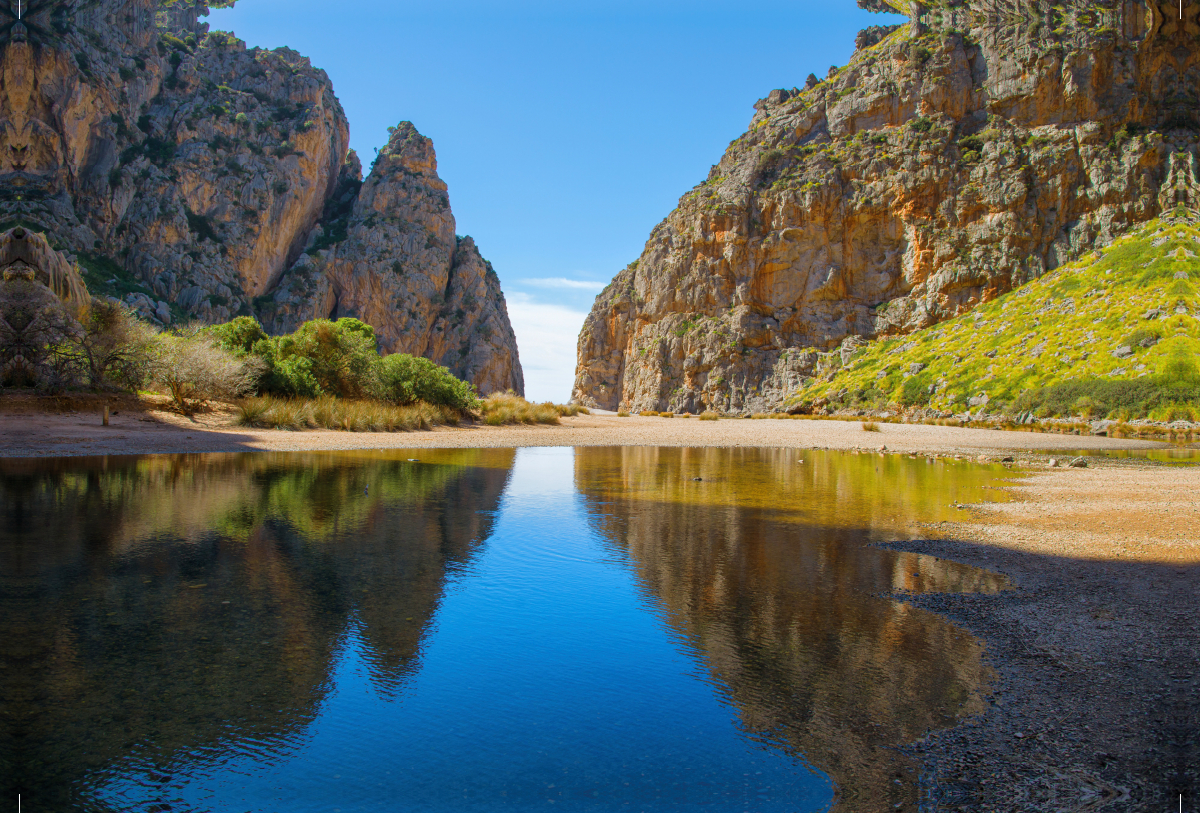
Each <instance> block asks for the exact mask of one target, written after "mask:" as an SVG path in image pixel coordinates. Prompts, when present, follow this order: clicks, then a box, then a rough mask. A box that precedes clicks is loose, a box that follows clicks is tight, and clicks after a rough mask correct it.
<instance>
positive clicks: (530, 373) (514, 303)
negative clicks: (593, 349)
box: [505, 292, 587, 404]
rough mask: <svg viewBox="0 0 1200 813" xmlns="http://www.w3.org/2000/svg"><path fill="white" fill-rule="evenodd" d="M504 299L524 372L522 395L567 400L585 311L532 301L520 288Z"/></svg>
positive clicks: (531, 398)
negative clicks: (576, 346)
mask: <svg viewBox="0 0 1200 813" xmlns="http://www.w3.org/2000/svg"><path fill="white" fill-rule="evenodd" d="M505 299H506V300H507V303H508V318H509V319H510V320H511V321H512V326H513V331H514V332H515V333H516V334H517V352H518V353H519V354H520V356H521V368H522V370H524V372H525V397H526V398H528V399H529V400H530V401H554V402H555V403H559V404H563V403H566V402H567V400H568V399H569V398H570V397H571V386H572V385H573V384H574V383H575V343H576V341H577V340H578V339H579V329H580V328H581V327H583V320H584V319H585V318H586V317H587V314H586V313H584V312H583V311H576V310H571V309H570V308H566V307H563V306H562V305H547V304H545V303H542V302H535V301H533V300H532V299H531V298H530V297H529V295H528V294H523V293H520V292H513V293H509V294H507V295H506V296H505Z"/></svg>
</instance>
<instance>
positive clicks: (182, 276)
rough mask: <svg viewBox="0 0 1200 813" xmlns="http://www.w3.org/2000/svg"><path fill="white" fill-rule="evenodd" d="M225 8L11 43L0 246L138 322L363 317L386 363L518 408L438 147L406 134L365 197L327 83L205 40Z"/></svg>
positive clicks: (55, 12)
mask: <svg viewBox="0 0 1200 813" xmlns="http://www.w3.org/2000/svg"><path fill="white" fill-rule="evenodd" d="M229 4H230V2H229V0H222V1H221V2H214V3H208V4H207V5H206V4H204V3H197V2H193V1H192V0H163V1H162V2H159V3H155V2H152V0H87V1H86V2H85V1H84V0H59V2H47V3H43V4H34V6H33V8H32V9H30V10H28V12H27V13H26V14H25V15H24V17H23V18H22V19H21V20H20V21H16V20H8V21H7V25H5V26H0V130H2V131H3V137H2V139H3V140H2V142H0V226H3V227H7V226H11V225H18V224H19V225H23V226H26V227H30V228H33V229H35V230H38V231H44V232H45V233H46V234H47V235H48V236H49V238H50V240H51V242H52V243H54V244H55V246H56V247H58V248H61V249H64V250H67V251H68V252H71V253H72V254H73V255H76V256H77V257H78V259H79V261H80V263H81V265H82V266H83V267H84V268H85V270H86V271H87V272H88V273H87V282H88V284H89V287H90V288H92V289H93V292H94V293H100V294H110V295H118V296H122V297H124V298H125V299H126V300H127V301H128V302H129V303H130V304H131V305H134V306H135V307H137V309H138V310H139V312H140V313H141V314H142V315H143V316H145V317H146V318H150V319H154V320H156V321H159V322H167V321H170V320H177V319H200V320H202V321H209V322H214V321H224V320H227V319H229V318H231V317H233V316H236V315H252V314H253V315H259V316H261V317H262V318H263V320H264V322H265V324H266V325H267V326H268V327H275V328H277V329H284V328H285V327H288V326H291V325H293V324H294V319H293V318H292V317H295V316H301V315H302V316H304V317H307V318H312V317H316V316H331V315H346V314H350V313H353V314H354V315H357V316H360V317H361V318H364V319H365V320H367V321H370V322H371V323H372V324H373V325H374V326H375V328H376V332H377V335H379V336H380V341H381V349H383V350H405V351H408V352H416V353H421V354H426V355H430V357H431V358H434V359H435V360H436V361H438V362H439V363H442V364H446V365H447V366H450V367H451V368H452V369H453V370H454V371H455V372H456V373H458V374H460V375H466V376H467V377H468V378H469V379H470V380H471V381H472V382H473V383H475V384H476V385H477V386H479V387H480V388H481V389H482V390H483V391H484V392H490V391H493V390H496V389H508V388H512V389H515V390H517V391H518V392H519V391H521V388H522V381H521V370H520V362H519V360H518V357H517V349H516V341H515V338H514V335H513V331H512V327H511V325H510V324H509V321H508V315H507V312H506V310H505V305H504V299H503V296H502V294H501V293H500V289H499V284H498V282H497V281H496V279H495V275H494V274H489V273H488V266H487V265H486V263H485V262H484V261H483V260H482V259H481V258H479V255H478V252H477V251H476V250H475V248H474V244H473V243H470V242H469V238H464V239H462V240H461V241H460V240H459V239H457V238H456V237H455V234H454V219H453V216H452V215H451V213H450V209H449V200H448V197H447V195H446V187H445V184H444V183H442V182H441V181H440V180H439V179H438V178H437V175H436V172H435V163H434V159H433V150H432V146H431V145H430V144H429V143H428V140H427V139H424V138H422V137H421V136H419V135H418V134H417V133H416V131H415V130H414V129H413V128H412V126H411V125H407V124H406V125H402V126H401V127H400V128H398V129H397V131H396V133H397V135H396V136H395V137H394V138H393V139H392V142H391V143H390V144H389V145H388V147H387V148H386V149H385V150H384V153H383V157H381V159H380V161H379V162H377V164H376V166H375V171H374V172H373V173H372V174H371V175H370V177H368V179H367V181H366V182H365V183H364V182H363V181H362V178H361V170H360V168H359V165H358V161H357V159H356V158H355V156H354V155H353V153H352V151H350V150H349V149H348V144H349V126H348V123H347V121H346V116H345V114H344V113H343V111H342V108H341V105H340V104H339V103H338V100H337V98H336V96H335V95H334V92H333V87H332V85H331V84H330V82H329V79H328V77H327V76H326V75H325V73H324V72H323V71H321V70H318V69H315V68H313V67H312V66H311V64H310V63H309V61H308V60H307V59H306V58H304V57H302V56H300V55H299V54H297V53H296V52H295V51H292V50H290V49H287V48H279V49H275V50H274V51H265V50H262V49H258V48H251V49H247V48H246V47H245V44H244V43H242V42H240V41H239V40H237V39H235V38H233V37H232V36H230V35H227V34H224V33H221V32H215V33H208V32H207V30H206V28H207V26H204V25H203V24H200V23H199V22H197V15H198V14H201V13H204V12H206V11H207V6H208V5H229ZM418 143H419V144H420V145H421V146H420V147H419V148H415V147H414V148H412V149H409V147H412V145H416V144H418ZM405 145H408V146H407V147H406V146H405ZM414 173H415V174H414ZM417 176H419V178H420V181H419V183H420V185H422V188H423V189H425V187H427V189H425V191H423V192H417V191H414V189H410V186H412V178H414V177H417ZM422 230H426V231H425V232H423V233H421V234H419V235H418V234H417V232H419V231H422ZM347 238H348V242H347V245H346V246H342V245H340V243H341V242H342V240H343V239H347ZM395 241H398V242H395ZM400 268H403V269H404V272H403V274H401V273H400V272H399V271H398V270H397V269H400ZM326 275H328V277H327V278H326ZM401 276H403V280H402V281H398V280H399V278H400V277H401ZM298 281H304V282H306V283H307V284H309V285H310V287H311V292H312V297H311V298H310V299H308V300H303V301H301V299H299V298H298V292H299V291H301V290H308V289H305V288H303V287H302V286H298V284H297V282H298ZM374 297H379V298H378V299H374ZM464 303H465V305H464ZM460 309H461V310H462V311H464V312H465V311H467V310H470V311H471V313H470V318H465V317H463V318H457V319H456V315H457V314H458V313H459V310H460ZM410 314H420V315H421V316H420V318H417V317H415V316H410Z"/></svg>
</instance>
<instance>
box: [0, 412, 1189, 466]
mask: <svg viewBox="0 0 1200 813" xmlns="http://www.w3.org/2000/svg"><path fill="white" fill-rule="evenodd" d="M520 446H771V447H787V448H798V449H812V448H826V449H856V448H863V449H878V448H880V447H883V446H886V447H887V449H888V450H891V451H898V452H926V453H928V452H936V453H962V454H985V453H993V452H1012V451H1016V452H1030V453H1051V452H1057V453H1059V454H1063V453H1069V452H1075V451H1101V450H1135V449H1155V448H1165V447H1166V445H1165V444H1161V443H1155V442H1151V441H1142V440H1119V439H1115V438H1107V437H1092V436H1088V435H1083V436H1076V435H1049V434H1036V433H1032V432H1003V431H999V430H991V429H963V428H958V427H950V426H926V425H921V424H880V425H879V431H878V432H866V431H863V428H862V425H861V424H860V423H859V422H857V421H855V422H848V421H815V420H757V421H756V420H745V419H727V420H719V421H701V420H698V419H696V418H642V417H630V418H618V417H616V416H613V415H603V414H598V415H579V416H577V417H574V418H564V419H563V420H562V424H561V425H560V426H482V425H472V426H462V427H439V428H437V429H433V430H429V431H422V432H333V431H328V430H312V431H306V432H288V431H281V430H276V429H245V428H242V427H237V426H233V425H232V415H231V414H230V413H229V412H216V413H209V414H205V415H200V416H197V418H196V419H195V420H189V419H187V418H183V417H181V416H179V415H175V414H173V413H170V412H158V411H149V412H119V413H118V414H115V415H113V416H112V417H111V419H110V425H109V426H107V427H104V426H101V422H100V416H99V415H98V414H95V413H81V412H76V413H63V414H52V413H40V412H28V413H22V412H4V413H0V457H48V456H55V457H58V456H76V455H105V454H167V453H180V452H251V451H324V450H331V451H332V450H341V449H417V448H456V447H457V448H462V447H520Z"/></svg>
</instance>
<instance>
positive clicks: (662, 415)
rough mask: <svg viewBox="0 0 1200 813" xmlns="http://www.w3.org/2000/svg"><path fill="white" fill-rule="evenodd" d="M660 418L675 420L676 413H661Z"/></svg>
mask: <svg viewBox="0 0 1200 813" xmlns="http://www.w3.org/2000/svg"><path fill="white" fill-rule="evenodd" d="M658 417H660V418H674V417H675V413H674V412H660V413H658Z"/></svg>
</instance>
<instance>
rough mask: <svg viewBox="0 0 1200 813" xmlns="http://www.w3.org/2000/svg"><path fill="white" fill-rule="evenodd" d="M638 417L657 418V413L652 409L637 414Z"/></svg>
mask: <svg viewBox="0 0 1200 813" xmlns="http://www.w3.org/2000/svg"><path fill="white" fill-rule="evenodd" d="M638 415H639V416H641V417H643V418H657V417H658V413H657V412H655V411H654V410H653V409H643V410H642V411H641V412H639V413H638Z"/></svg>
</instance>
